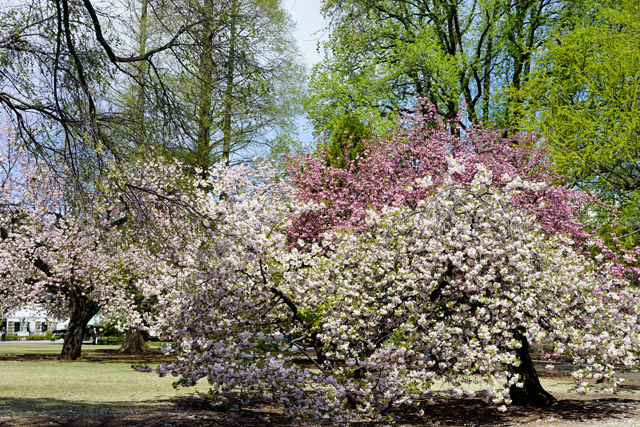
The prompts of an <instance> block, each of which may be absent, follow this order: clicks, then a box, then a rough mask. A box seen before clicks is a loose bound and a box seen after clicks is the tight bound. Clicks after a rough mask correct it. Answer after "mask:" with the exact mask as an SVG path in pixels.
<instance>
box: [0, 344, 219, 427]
mask: <svg viewBox="0 0 640 427" xmlns="http://www.w3.org/2000/svg"><path fill="white" fill-rule="evenodd" d="M105 348H106V349H110V348H113V349H117V348H118V346H91V345H86V346H83V348H82V351H83V354H86V353H88V352H92V351H95V350H99V349H105ZM60 350H61V345H58V344H5V343H3V344H2V345H0V355H1V354H47V355H48V354H51V355H56V354H59V353H60ZM150 366H151V367H153V368H155V366H154V365H150ZM173 381H175V378H173V377H171V376H169V377H165V378H160V377H159V376H158V375H156V374H155V373H139V372H135V371H133V370H132V369H131V366H130V364H128V363H96V362H86V361H84V362H83V361H76V362H61V361H12V360H4V361H0V418H9V419H12V418H23V419H24V418H27V419H28V418H33V417H52V416H53V417H83V416H89V417H91V416H96V415H99V416H110V415H114V416H115V415H123V414H131V413H136V412H138V411H140V410H142V411H145V410H149V409H150V408H152V407H153V406H155V405H161V404H163V403H166V402H167V401H168V400H169V399H172V398H174V397H178V396H191V395H194V393H195V390H194V389H193V388H188V389H185V388H180V389H177V390H175V389H174V388H173V387H172V383H173ZM201 391H207V389H203V390H201ZM1 424H2V423H1V422H0V425H1Z"/></svg>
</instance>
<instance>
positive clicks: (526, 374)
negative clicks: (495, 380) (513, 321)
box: [509, 329, 556, 406]
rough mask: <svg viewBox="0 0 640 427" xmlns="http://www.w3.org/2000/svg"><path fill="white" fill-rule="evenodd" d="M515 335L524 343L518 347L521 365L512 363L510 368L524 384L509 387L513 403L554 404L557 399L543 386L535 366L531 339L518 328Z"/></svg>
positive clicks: (517, 352) (526, 404)
mask: <svg viewBox="0 0 640 427" xmlns="http://www.w3.org/2000/svg"><path fill="white" fill-rule="evenodd" d="M513 336H514V338H515V339H517V340H518V341H520V343H522V347H520V348H519V349H516V354H517V355H518V358H519V359H520V365H519V366H513V365H511V367H510V369H511V371H512V372H514V373H516V374H519V375H520V382H521V383H522V384H523V386H522V387H517V386H516V385H515V384H514V385H512V386H511V387H510V388H509V396H510V397H511V401H512V404H514V405H519V406H549V405H551V404H553V403H554V402H555V401H556V399H555V398H554V397H553V396H552V395H551V394H549V393H548V392H547V391H546V390H545V389H544V388H542V384H540V380H539V379H538V374H537V373H536V369H535V368H534V366H533V361H532V360H531V356H530V355H529V341H528V340H527V337H526V335H525V331H524V330H522V329H517V330H516V331H514V333H513Z"/></svg>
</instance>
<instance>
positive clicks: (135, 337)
mask: <svg viewBox="0 0 640 427" xmlns="http://www.w3.org/2000/svg"><path fill="white" fill-rule="evenodd" d="M152 352H153V350H151V347H149V346H148V345H147V343H146V342H144V337H143V336H142V332H140V330H139V329H129V330H128V331H127V336H126V338H125V340H124V343H123V344H122V347H120V348H119V349H118V353H122V354H144V353H152Z"/></svg>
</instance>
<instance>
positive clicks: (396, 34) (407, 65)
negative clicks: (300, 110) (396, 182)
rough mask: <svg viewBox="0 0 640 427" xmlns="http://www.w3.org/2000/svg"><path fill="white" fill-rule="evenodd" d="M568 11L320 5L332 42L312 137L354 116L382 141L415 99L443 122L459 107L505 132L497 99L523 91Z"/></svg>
mask: <svg viewBox="0 0 640 427" xmlns="http://www.w3.org/2000/svg"><path fill="white" fill-rule="evenodd" d="M566 3H567V1H564V0H524V1H522V0H517V1H515V0H490V1H478V2H466V1H462V0H450V1H440V0H419V1H405V0H401V1H390V0H373V1H358V0H326V1H324V2H323V11H324V14H325V17H327V18H329V19H330V20H331V27H330V28H331V33H330V36H329V41H328V42H327V43H326V44H325V52H326V54H325V55H326V56H325V59H324V60H323V61H322V62H321V63H320V64H318V65H317V66H316V67H314V69H313V72H312V78H311V84H310V89H311V94H310V97H309V101H308V104H307V112H308V114H309V116H310V117H311V120H312V122H313V123H314V125H315V126H316V128H317V129H321V128H324V127H328V126H330V124H331V119H332V117H333V115H334V114H336V113H338V114H340V113H344V112H353V113H357V114H359V115H360V116H361V117H362V118H367V117H368V116H369V115H370V114H371V115H373V117H375V118H376V119H377V120H376V121H377V122H378V130H379V131H381V130H384V129H385V128H386V126H388V125H389V124H390V123H393V122H394V121H395V112H396V111H397V110H403V111H411V110H412V109H413V107H414V105H415V99H416V98H418V97H420V98H426V99H428V100H429V102H431V103H432V104H433V105H434V106H435V108H436V110H437V112H438V114H439V115H440V116H441V117H443V118H445V119H447V120H448V119H453V118H456V117H457V116H458V113H459V106H460V105H461V103H462V102H463V101H464V103H465V108H466V114H467V116H468V119H470V120H471V121H483V122H487V123H488V122H497V123H498V124H499V125H501V126H502V125H505V124H510V123H511V122H512V121H513V118H512V117H511V116H513V113H512V112H510V111H509V110H506V105H508V104H507V103H506V102H505V101H506V99H505V98H506V96H505V95H504V94H501V92H500V90H501V89H504V88H507V87H516V88H517V87H520V86H521V85H522V84H523V83H524V82H526V80H527V79H528V74H529V72H530V67H531V52H532V50H533V49H534V47H535V46H537V44H538V43H539V42H540V41H541V40H542V39H543V38H544V37H545V35H546V33H548V31H549V29H550V28H552V27H553V26H554V25H556V20H557V18H558V16H559V15H558V11H559V10H561V9H562V8H563V7H565V4H566Z"/></svg>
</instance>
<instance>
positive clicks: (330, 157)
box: [326, 114, 371, 169]
mask: <svg viewBox="0 0 640 427" xmlns="http://www.w3.org/2000/svg"><path fill="white" fill-rule="evenodd" d="M369 139H371V130H370V129H369V128H368V127H367V126H366V125H365V124H364V123H362V122H361V121H360V119H359V118H358V117H357V116H355V115H353V114H345V115H343V116H340V117H339V118H338V119H337V121H336V124H335V126H334V128H333V131H332V132H331V139H330V141H329V143H328V145H327V148H326V149H327V164H328V165H329V166H334V167H337V168H341V169H345V168H347V167H348V165H347V162H346V159H349V160H351V161H354V160H355V159H356V157H358V156H359V155H361V154H362V153H363V151H364V147H363V145H362V141H363V140H369Z"/></svg>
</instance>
